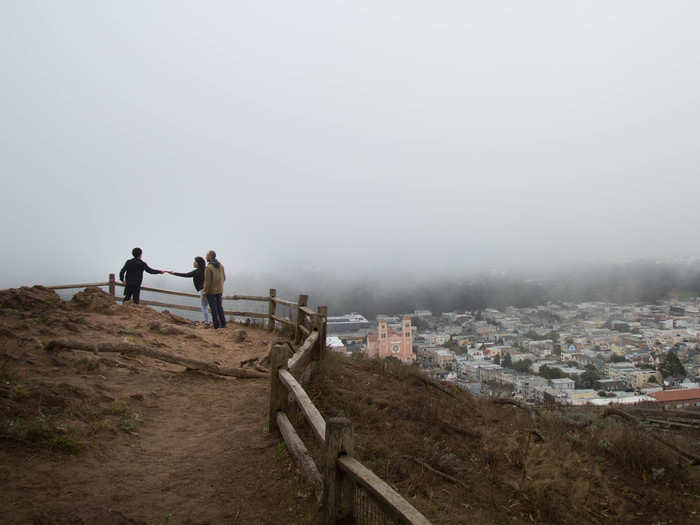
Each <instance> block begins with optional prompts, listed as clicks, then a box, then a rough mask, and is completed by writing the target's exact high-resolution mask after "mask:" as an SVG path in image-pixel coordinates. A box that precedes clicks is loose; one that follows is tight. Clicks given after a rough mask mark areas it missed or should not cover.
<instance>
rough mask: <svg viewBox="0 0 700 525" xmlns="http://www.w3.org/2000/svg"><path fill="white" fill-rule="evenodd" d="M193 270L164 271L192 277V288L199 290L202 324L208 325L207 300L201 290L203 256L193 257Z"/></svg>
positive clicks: (204, 262) (203, 266)
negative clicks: (185, 271)
mask: <svg viewBox="0 0 700 525" xmlns="http://www.w3.org/2000/svg"><path fill="white" fill-rule="evenodd" d="M192 266H193V267H194V270H192V271H191V272H187V273H179V272H170V271H166V273H169V274H170V275H176V276H178V277H192V283H193V284H194V289H195V290H197V291H198V292H199V298H200V303H201V307H202V315H203V316H204V324H205V325H207V326H209V303H208V302H207V297H206V296H205V295H204V292H202V288H204V269H205V268H206V266H207V263H206V261H205V260H204V257H199V256H197V257H195V258H194V263H193V265H192Z"/></svg>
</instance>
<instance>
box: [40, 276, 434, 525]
mask: <svg viewBox="0 0 700 525" xmlns="http://www.w3.org/2000/svg"><path fill="white" fill-rule="evenodd" d="M90 286H95V287H108V289H109V293H110V294H111V295H112V296H114V297H115V298H116V287H117V286H124V285H123V284H122V283H119V282H116V281H115V278H114V274H110V275H109V280H108V281H106V282H100V283H84V284H72V285H60V286H49V287H48V288H50V289H53V290H66V289H71V288H87V287H90ZM141 289H142V290H145V291H148V292H154V293H161V294H167V295H176V296H180V297H192V298H196V299H199V297H200V296H199V295H198V294H193V293H186V292H178V291H174V290H163V289H160V288H151V287H148V286H142V287H141ZM222 299H223V300H224V301H257V302H263V303H267V304H268V308H267V312H265V313H263V312H246V311H233V310H224V313H225V314H226V315H231V316H236V317H246V318H254V319H267V323H266V324H267V326H266V328H267V330H269V331H274V330H275V329H276V328H277V326H280V327H282V326H284V327H289V328H292V329H293V330H292V332H291V335H290V336H289V339H290V343H291V344H292V346H296V347H297V348H296V351H295V352H294V354H293V355H292V356H291V357H290V356H289V344H287V343H284V342H278V343H276V344H274V345H272V347H271V349H270V400H269V412H268V424H269V431H270V432H279V433H280V434H281V435H282V438H283V439H284V442H285V443H286V445H287V450H288V451H289V453H290V454H291V456H292V457H293V458H294V460H295V461H296V463H297V464H298V466H299V469H300V470H301V472H302V474H303V475H304V477H305V478H306V479H307V480H308V481H309V482H310V483H311V485H312V486H313V488H314V493H315V495H316V498H317V501H318V502H319V503H320V504H321V512H322V516H323V523H324V524H326V525H333V524H335V523H337V522H338V521H340V520H343V519H346V518H347V517H348V516H353V517H354V519H355V523H357V524H360V525H374V524H384V523H394V524H401V525H430V522H429V521H428V520H427V519H426V518H425V516H423V514H421V513H420V512H419V511H418V510H416V509H415V508H414V507H413V506H412V505H411V504H410V503H409V502H408V501H406V500H405V499H404V498H403V497H402V496H401V495H400V494H399V493H398V492H396V491H395V490H394V489H392V488H391V487H390V486H389V484H387V483H386V482H385V481H383V480H382V479H381V478H379V476H377V475H376V474H375V473H374V472H372V471H371V470H370V469H368V468H367V467H365V466H364V465H363V464H362V463H361V462H360V461H358V460H357V459H356V458H354V457H353V452H354V443H353V429H352V423H351V422H350V421H349V420H348V419H346V418H330V419H329V420H328V421H326V420H325V419H324V418H323V415H322V414H321V412H320V411H319V410H318V408H317V407H316V406H315V405H314V403H313V401H311V398H310V397H309V395H308V394H307V392H306V391H305V390H304V387H303V386H302V383H305V382H308V380H309V379H310V378H311V376H312V374H313V373H314V372H315V371H316V370H318V366H319V363H320V361H321V359H322V358H323V354H324V352H326V351H327V349H326V345H325V342H326V320H327V317H328V310H327V308H326V307H325V306H319V307H318V308H317V309H316V310H314V309H312V308H310V307H309V306H308V301H309V296H308V295H304V294H302V295H299V298H298V300H297V302H294V301H289V300H286V299H280V298H279V297H277V290H275V289H274V288H271V289H270V291H269V295H267V296H255V295H227V296H224V297H222ZM140 302H141V304H144V305H149V306H158V307H163V308H173V309H179V310H186V311H196V312H199V311H200V308H199V307H198V306H188V305H182V304H174V303H165V302H160V301H152V300H141V301H140ZM278 305H281V306H284V307H287V308H288V310H289V315H288V316H287V317H285V316H282V315H279V313H278V311H277V306H278ZM297 378H299V379H297ZM290 403H294V404H295V405H296V406H297V408H298V409H299V411H300V413H301V414H303V416H304V420H305V421H306V422H307V423H308V425H309V427H310V429H311V434H312V436H313V437H314V439H315V441H316V442H317V443H316V444H317V445H318V447H317V448H318V449H319V450H320V451H321V452H320V455H321V457H320V458H318V462H317V461H316V460H314V458H313V456H312V455H311V453H310V452H309V450H308V448H307V447H306V445H305V444H304V442H303V440H302V439H301V438H300V437H299V434H298V433H297V431H296V429H295V428H294V425H293V424H292V422H291V421H290V418H289V408H290ZM319 466H320V468H319Z"/></svg>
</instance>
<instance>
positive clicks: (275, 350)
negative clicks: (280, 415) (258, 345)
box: [268, 343, 288, 432]
mask: <svg viewBox="0 0 700 525" xmlns="http://www.w3.org/2000/svg"><path fill="white" fill-rule="evenodd" d="M287 359H288V355H287V344H286V343H284V344H282V343H278V344H275V345H273V346H272V348H271V349H270V412H269V414H268V427H269V431H270V432H275V431H276V430H278V428H277V411H278V410H282V411H283V412H287V399H288V394H287V388H286V387H285V386H284V385H283V384H282V382H281V381H280V377H279V370H280V369H283V370H286V369H287Z"/></svg>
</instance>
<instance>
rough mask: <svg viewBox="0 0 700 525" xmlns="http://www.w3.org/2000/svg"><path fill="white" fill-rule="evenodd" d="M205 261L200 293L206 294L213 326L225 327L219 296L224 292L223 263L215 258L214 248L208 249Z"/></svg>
mask: <svg viewBox="0 0 700 525" xmlns="http://www.w3.org/2000/svg"><path fill="white" fill-rule="evenodd" d="M207 262H208V264H207V267H206V268H205V269H204V287H203V288H202V293H204V295H205V296H206V298H207V302H208V303H209V307H210V308H211V317H212V321H213V322H214V328H215V329H216V328H226V316H225V315H224V307H223V305H222V304H221V296H222V294H223V293H224V281H225V280H226V273H225V272H224V265H223V264H221V263H220V262H219V261H218V260H217V259H216V252H215V251H214V250H209V252H208V253H207Z"/></svg>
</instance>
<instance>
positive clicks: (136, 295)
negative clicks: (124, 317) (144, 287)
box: [124, 284, 141, 304]
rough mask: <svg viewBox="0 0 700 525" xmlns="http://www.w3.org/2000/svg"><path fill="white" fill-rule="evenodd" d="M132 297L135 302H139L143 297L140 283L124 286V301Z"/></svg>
mask: <svg viewBox="0 0 700 525" xmlns="http://www.w3.org/2000/svg"><path fill="white" fill-rule="evenodd" d="M132 297H133V299H134V304H139V299H140V297H141V285H140V284H127V285H126V286H125V287H124V301H128V300H129V299H131V298H132Z"/></svg>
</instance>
